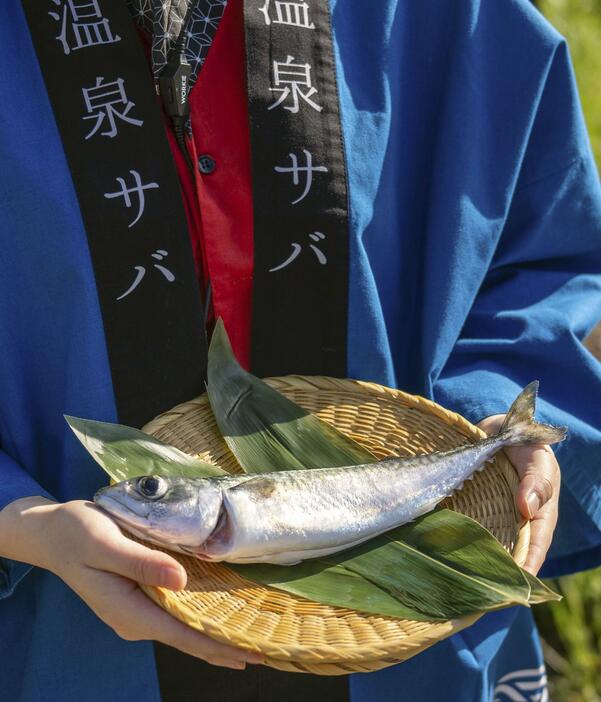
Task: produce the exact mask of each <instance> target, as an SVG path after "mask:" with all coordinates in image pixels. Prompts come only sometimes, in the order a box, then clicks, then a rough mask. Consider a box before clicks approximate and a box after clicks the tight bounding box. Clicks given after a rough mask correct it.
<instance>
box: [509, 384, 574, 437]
mask: <svg viewBox="0 0 601 702" xmlns="http://www.w3.org/2000/svg"><path fill="white" fill-rule="evenodd" d="M537 393H538V380H535V381H533V382H532V383H530V384H529V385H527V386H526V387H525V388H524V389H523V390H522V392H521V393H520V394H519V395H518V396H517V397H516V399H515V400H514V402H513V404H512V405H511V407H510V409H509V412H508V413H507V416H506V417H505V421H504V422H503V426H502V427H501V429H500V431H499V436H500V437H502V438H503V439H505V441H506V443H507V444H508V445H512V444H556V443H558V442H560V441H563V440H564V439H565V438H566V435H567V433H568V430H567V427H554V426H551V425H550V424H539V423H538V422H536V421H535V420H534V409H535V405H536V395H537Z"/></svg>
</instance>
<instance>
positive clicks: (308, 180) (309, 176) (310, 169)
mask: <svg viewBox="0 0 601 702" xmlns="http://www.w3.org/2000/svg"><path fill="white" fill-rule="evenodd" d="M303 153H304V154H305V159H306V164H307V165H306V166H299V165H298V159H297V157H296V154H288V156H290V160H291V161H292V166H291V167H290V168H287V167H284V166H274V168H273V170H274V171H277V172H278V173H292V182H293V183H294V185H298V184H299V177H298V174H299V173H301V172H302V173H306V177H305V189H304V190H303V192H302V194H301V196H300V197H297V198H296V200H293V201H292V204H293V205H296V204H297V203H298V202H300V201H301V200H304V199H305V197H307V195H308V193H309V191H310V190H311V184H312V183H313V173H314V172H315V171H321V172H322V173H327V172H328V169H327V168H326V167H325V166H314V165H313V156H312V155H311V152H310V151H307V149H303Z"/></svg>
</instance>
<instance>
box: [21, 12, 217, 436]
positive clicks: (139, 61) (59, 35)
mask: <svg viewBox="0 0 601 702" xmlns="http://www.w3.org/2000/svg"><path fill="white" fill-rule="evenodd" d="M23 5H24V7H25V11H26V15H27V20H28V23H29V29H30V31H31V36H32V38H33V43H34V45H35V49H36V52H37V55H38V59H39V62H40V66H41V69H42V73H43V76H44V80H45V83H46V88H47V90H48V96H49V98H50V102H51V104H52V109H53V112H54V115H55V118H56V122H57V125H58V129H59V132H60V135H61V138H62V142H63V147H64V150H65V154H66V157H67V161H68V164H69V168H70V170H71V174H72V177H73V183H74V186H75V190H76V193H77V197H78V200H79V205H80V209H81V215H82V218H83V222H84V225H85V228H86V232H87V236H88V243H89V247H90V252H91V255H92V263H93V267H94V274H95V277H96V286H97V289H98V295H99V299H100V305H101V310H102V318H103V324H104V331H105V337H106V340H107V347H108V356H109V362H110V367H111V376H112V381H113V388H114V393H115V401H116V405H117V414H118V417H119V421H120V422H121V423H123V424H128V425H130V426H135V427H141V426H142V425H143V424H145V423H146V422H147V421H149V420H150V419H152V418H153V417H155V416H156V415H157V414H159V413H160V412H163V411H166V410H168V409H170V408H171V407H173V405H175V404H177V403H179V402H184V401H186V400H189V399H190V398H191V397H194V396H195V395H198V394H200V393H201V392H203V390H204V385H203V381H204V379H205V369H206V338H205V331H204V321H203V315H202V304H201V297H200V292H199V287H198V282H197V280H196V276H195V270H194V259H193V256H192V247H191V244H190V237H189V233H188V226H187V222H186V215H185V211H184V206H183V201H182V197H181V192H180V188H179V182H178V178H177V172H176V170H175V166H174V164H173V161H172V157H171V153H170V150H169V145H168V143H167V139H166V135H165V127H164V124H163V121H162V117H161V112H160V110H159V109H158V107H157V98H156V95H155V91H154V86H153V84H152V79H151V75H150V71H149V68H148V63H147V61H146V57H145V56H144V53H143V50H142V47H141V44H140V41H139V38H138V37H137V36H136V32H135V29H134V25H133V23H132V20H131V18H130V16H129V13H128V10H127V7H126V5H125V0H110V1H109V0H75V1H74V2H72V3H70V2H67V0H64V1H63V0H61V1H58V0H57V1H55V0H24V2H23Z"/></svg>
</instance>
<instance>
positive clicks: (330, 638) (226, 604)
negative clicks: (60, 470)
mask: <svg viewBox="0 0 601 702" xmlns="http://www.w3.org/2000/svg"><path fill="white" fill-rule="evenodd" d="M267 382H268V383H269V385H271V386H273V387H275V388H276V389H277V390H279V391H280V392H281V393H283V394H284V395H286V396H288V397H289V398H290V399H291V400H293V401H294V402H296V403H298V404H299V405H300V406H301V407H303V408H304V409H306V410H308V411H310V412H312V413H314V414H316V415H318V416H319V417H320V418H321V419H323V420H325V421H326V422H329V423H331V424H333V425H334V426H335V427H337V428H338V429H339V430H340V431H342V432H344V433H345V434H348V435H349V436H351V437H352V438H354V439H355V440H357V441H358V442H360V443H361V444H363V445H364V446H366V447H367V448H368V449H369V450H370V451H372V452H373V453H374V454H375V455H376V456H378V457H385V456H388V455H391V454H398V455H415V454H419V453H426V452H431V451H438V450H446V449H450V448H453V447H456V446H460V445H462V444H465V443H468V442H473V441H475V440H478V439H480V438H481V437H483V436H484V434H483V432H482V431H481V430H479V429H478V428H477V427H475V426H473V425H472V424H470V423H469V422H468V421H467V420H465V419H464V418H462V417H461V416H459V415H457V414H455V413H453V412H449V411H448V410H446V409H444V408H443V407H441V406H440V405H437V404H435V403H433V402H431V401H429V400H426V399H424V398H422V397H417V396H413V395H408V394H406V393H403V392H401V391H399V390H393V389H390V388H386V387H383V386H380V385H376V384H373V383H365V382H359V381H352V380H338V379H334V378H326V377H322V376H311V377H307V376H302V377H301V376H286V377H283V378H268V379H267ZM144 431H145V432H147V433H149V434H153V435H154V436H156V437H157V438H159V439H161V440H162V441H165V442H167V443H169V444H172V445H173V446H176V447H177V448H179V449H181V450H182V451H185V452H187V453H190V454H194V455H198V456H199V457H200V458H202V459H204V460H208V461H210V462H212V463H215V464H216V465H219V466H220V467H221V468H223V469H225V470H226V471H228V472H239V467H238V465H237V463H236V460H235V458H234V456H233V455H232V454H231V453H230V451H229V449H228V448H227V445H226V444H225V441H224V440H223V438H222V437H221V435H220V433H219V429H218V428H217V425H216V423H215V419H214V417H213V414H212V412H211V409H210V406H209V402H208V399H207V397H206V395H202V396H200V397H198V398H195V399H193V400H191V401H190V402H186V403H183V404H181V405H178V406H177V407H174V408H173V409H172V410H170V411H168V412H165V413H163V414H161V415H159V416H158V417H156V418H155V419H154V420H152V421H151V422H149V423H148V424H147V425H146V426H145V427H144ZM517 485H518V478H517V474H516V472H515V469H514V468H513V466H512V465H511V464H510V463H509V461H508V459H507V458H506V457H505V456H504V455H503V454H502V453H500V454H497V457H496V459H495V461H494V464H493V465H491V466H490V467H488V468H487V469H486V470H485V471H482V472H480V473H477V474H476V476H475V477H474V480H472V481H468V482H467V483H466V484H465V487H464V488H463V489H462V490H461V491H460V492H458V493H456V494H455V495H453V496H452V497H450V498H448V499H447V500H446V502H445V506H447V507H450V508H452V509H454V510H457V511H459V512H463V513H464V514H467V515H469V516H470V517H473V518H474V519H476V520H477V521H478V522H480V524H482V525H483V526H485V527H486V528H487V529H489V530H490V531H491V532H492V533H493V534H494V535H495V536H496V537H497V539H499V541H500V542H501V543H502V544H503V546H504V547H505V548H506V549H507V550H508V551H510V552H511V553H512V554H513V557H514V558H515V560H516V561H517V562H518V563H520V564H521V563H523V562H524V560H525V556H526V551H527V550H528V544H529V539H530V529H529V523H528V522H526V523H523V522H522V521H521V520H520V517H519V515H518V513H517V512H516V509H515V506H514V494H515V491H516V488H517ZM148 545H149V546H151V548H157V547H155V546H152V545H150V544H148ZM171 555H173V556H175V558H177V559H178V560H179V561H180V562H181V563H182V565H183V566H184V568H185V569H186V571H187V572H188V583H187V586H186V588H185V589H184V590H182V591H180V592H172V591H170V590H165V589H163V588H153V587H144V590H145V591H146V592H147V594H148V595H149V596H150V597H151V598H152V599H153V600H154V601H155V602H157V603H158V604H159V605H160V606H161V607H163V608H164V609H165V610H166V611H168V612H169V613H171V614H172V615H173V616H174V617H177V618H178V619H180V620H181V621H183V622H185V623H186V624H188V625H189V626H191V627H193V628H195V629H197V630H199V631H202V632H203V633H205V634H207V635H208V636H210V637H212V638H214V639H217V640H218V641H222V642H224V643H228V644H233V645H235V646H239V647H241V648H244V649H247V650H252V651H257V652H260V653H262V654H263V655H264V656H265V658H266V664H267V665H269V666H271V667H273V668H278V669H280V670H287V671H295V672H309V673H317V674H320V675H340V674H344V673H351V672H369V671H374V670H379V669H381V668H384V667H386V666H389V665H393V664H395V663H398V662H399V661H403V660H406V659H407V658H410V657H411V656H414V655H415V654H417V653H419V652H420V651H423V650H424V649H425V648H427V647H428V646H431V645H432V644H434V643H436V642H437V641H440V640H441V639H444V638H446V637H447V636H450V635H451V634H454V633H455V632H457V631H460V630H461V629H463V628H465V627H466V626H469V625H470V624H472V623H473V622H475V621H476V620H477V619H478V618H479V616H480V615H477V614H476V615H471V616H469V617H463V618H461V619H456V620H453V621H445V622H417V621H408V620H403V619H395V618H392V617H385V616H379V615H374V614H367V613H362V612H358V611H355V610H349V609H342V608H337V607H331V606H329V605H323V604H318V603H316V602H313V601H310V600H307V599H303V598H301V597H296V596H294V595H290V594H288V593H286V592H282V591H278V590H275V589H272V588H269V587H266V586H263V585H259V584H257V583H254V582H251V581H249V580H246V579H244V578H242V577H240V576H239V575H238V574H237V573H234V572H233V571H232V570H230V569H229V568H227V566H225V565H221V564H219V563H208V562H204V561H201V560H198V559H196V558H192V557H186V556H180V555H178V554H173V553H172V554H171Z"/></svg>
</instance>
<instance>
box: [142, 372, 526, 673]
mask: <svg viewBox="0 0 601 702" xmlns="http://www.w3.org/2000/svg"><path fill="white" fill-rule="evenodd" d="M263 380H264V381H265V382H267V383H268V384H269V385H270V386H272V387H274V388H275V389H278V388H279V387H282V386H289V385H290V384H291V383H292V384H294V385H296V386H297V387H300V388H301V389H302V388H303V386H304V388H306V389H307V390H308V391H315V390H317V391H319V390H327V391H338V392H345V391H346V392H348V391H349V390H352V391H353V392H356V390H357V388H358V387H359V388H361V389H362V390H363V391H365V392H366V394H367V395H374V396H383V397H386V398H388V399H390V400H392V401H396V402H401V403H403V404H404V405H406V406H407V407H409V408H412V409H416V410H418V411H421V412H425V413H428V414H431V415H434V416H436V417H438V418H439V419H441V420H442V421H444V422H445V423H446V424H449V425H451V426H452V427H454V428H455V429H457V430H458V431H459V432H460V433H461V434H463V435H464V436H466V438H468V439H472V440H478V439H481V438H485V437H486V433H485V432H484V431H483V430H481V429H479V428H478V427H476V426H475V425H473V424H472V423H471V422H469V421H468V420H467V419H465V418H464V417H463V416H461V415H460V414H458V413H456V412H453V411H451V410H448V409H446V408H444V407H442V406H441V405H439V404H438V403H436V402H434V401H433V400H429V399H428V398H425V397H422V396H420V395H412V394H409V393H406V392H404V391H403V390H398V389H396V388H390V387H387V386H385V385H380V384H377V383H373V382H368V381H363V380H354V379H350V378H344V379H342V378H332V377H329V376H322V375H311V376H305V375H297V374H291V375H286V376H270V377H267V378H263ZM208 402H209V400H208V396H207V393H206V392H205V393H202V394H201V395H197V396H196V397H194V398H192V399H191V400H188V401H185V402H182V403H179V404H177V405H175V406H174V407H172V408H171V409H169V410H167V411H165V412H162V413H160V414H159V415H157V416H156V417H155V418H154V419H152V420H150V421H149V422H148V423H147V424H145V425H144V426H143V427H142V431H144V432H146V433H149V434H154V433H155V432H158V431H159V430H163V429H165V427H167V426H168V425H169V424H170V423H172V422H174V421H176V420H177V419H179V418H180V417H181V416H182V415H184V414H186V413H187V412H189V411H191V410H193V409H195V408H198V407H199V406H205V405H206V404H207V403H208ZM504 457H505V459H506V461H504V463H506V464H507V465H508V466H510V467H511V468H513V470H511V471H510V470H507V469H505V467H504V466H503V468H502V475H503V478H504V479H505V480H506V482H507V484H508V487H509V489H510V490H511V492H512V493H513V494H515V492H516V489H517V485H518V484H519V478H518V475H517V471H516V470H515V467H514V466H513V464H512V463H511V461H510V460H509V459H508V458H507V456H506V455H504ZM514 511H515V514H516V529H517V533H516V540H515V544H514V548H513V552H512V556H513V558H514V560H515V561H516V562H517V563H518V564H519V565H523V564H524V562H525V559H526V555H527V552H528V548H529V544H530V522H529V521H527V520H521V521H520V516H519V513H518V511H517V508H516V507H515V504H514ZM225 565H226V566H227V564H225ZM249 582H251V581H249ZM252 584H253V585H254V586H255V587H259V588H265V589H268V590H273V591H274V592H277V593H279V594H282V592H281V591H279V590H277V589H276V588H270V587H268V586H265V585H261V584H259V583H252ZM142 589H143V590H144V591H145V592H146V593H147V594H148V595H149V596H150V597H151V599H153V600H154V601H156V602H157V603H158V604H160V605H161V606H162V607H163V608H165V609H166V610H167V611H169V612H170V613H172V614H173V613H174V612H176V611H177V612H180V613H181V612H182V610H185V613H186V615H187V619H186V620H185V621H186V622H187V623H188V624H189V625H191V626H193V627H194V628H195V629H197V630H198V631H201V632H203V633H205V634H207V635H208V636H210V637H211V638H213V639H215V640H217V641H220V642H222V643H226V644H230V645H235V646H237V647H239V648H244V649H247V650H252V651H260V652H262V653H265V654H266V656H267V659H268V662H269V661H270V660H271V661H280V662H282V663H284V662H286V661H289V662H290V663H298V664H300V665H301V666H302V665H303V664H307V665H317V666H319V665H320V664H334V665H335V664H340V665H345V664H348V665H356V664H361V665H362V666H363V665H364V666H367V667H368V668H367V669H370V670H373V669H375V667H374V664H376V663H377V664H379V663H381V664H382V665H380V666H379V667H384V666H385V665H391V664H393V663H394V662H395V661H399V660H404V659H405V658H407V657H409V656H410V655H412V653H411V652H409V654H408V655H407V652H408V651H410V649H411V648H414V649H417V650H415V653H418V652H419V651H421V650H423V649H424V648H426V647H427V645H430V644H432V643H435V642H437V641H440V640H442V639H444V638H447V637H448V636H451V635H452V634H455V633H457V632H458V631H461V630H462V629H464V628H466V627H467V626H470V625H471V624H473V623H474V622H475V621H477V620H478V619H479V618H480V617H481V616H482V615H483V614H485V612H482V613H475V614H471V615H467V616H465V617H461V618H459V619H452V620H446V621H434V622H430V623H429V629H428V630H427V631H423V632H420V642H419V644H412V643H411V642H410V641H407V639H406V638H405V637H400V638H399V641H398V646H394V645H391V644H390V642H382V643H381V644H371V645H367V646H364V647H362V649H361V651H360V652H359V651H358V650H357V645H356V644H346V645H345V644H342V643H341V644H337V645H335V646H334V645H331V644H323V643H319V644H312V645H311V647H310V648H305V647H300V646H298V645H294V644H292V643H290V644H285V645H279V644H273V643H272V644H271V646H270V645H267V646H266V645H265V642H263V641H261V646H258V645H257V643H255V641H254V640H253V639H252V637H250V636H247V635H246V632H236V633H235V636H232V635H231V634H230V632H229V631H228V630H227V629H226V628H224V627H222V626H220V624H219V623H217V622H214V621H211V620H208V619H207V620H205V619H202V620H201V618H200V617H199V616H198V614H197V613H196V612H195V611H194V610H193V609H192V608H191V607H189V606H188V604H187V603H186V602H185V601H184V600H182V599H180V598H178V597H177V593H174V592H172V591H170V590H166V589H164V588H154V587H152V588H151V587H146V586H143V587H142ZM286 595H287V596H288V597H290V598H293V599H296V600H299V601H303V600H305V601H306V598H302V597H300V596H296V595H293V594H291V593H286ZM309 601H311V600H309ZM330 608H331V609H332V610H334V611H338V612H340V614H341V615H342V616H344V614H343V613H348V612H351V613H353V614H356V615H357V616H360V617H361V616H363V617H366V618H369V619H370V620H372V621H373V620H374V619H380V620H383V621H394V620H395V618H394V617H386V616H380V615H375V614H370V613H364V612H361V611H360V610H348V609H343V608H340V607H330ZM398 621H405V622H406V621H413V620H401V619H399V620H398ZM424 644H426V645H424ZM401 655H402V658H401V657H399V656H401ZM384 659H387V660H388V662H385V661H384ZM345 672H351V671H350V670H349V671H345V670H342V669H341V670H340V673H341V674H342V673H345Z"/></svg>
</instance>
